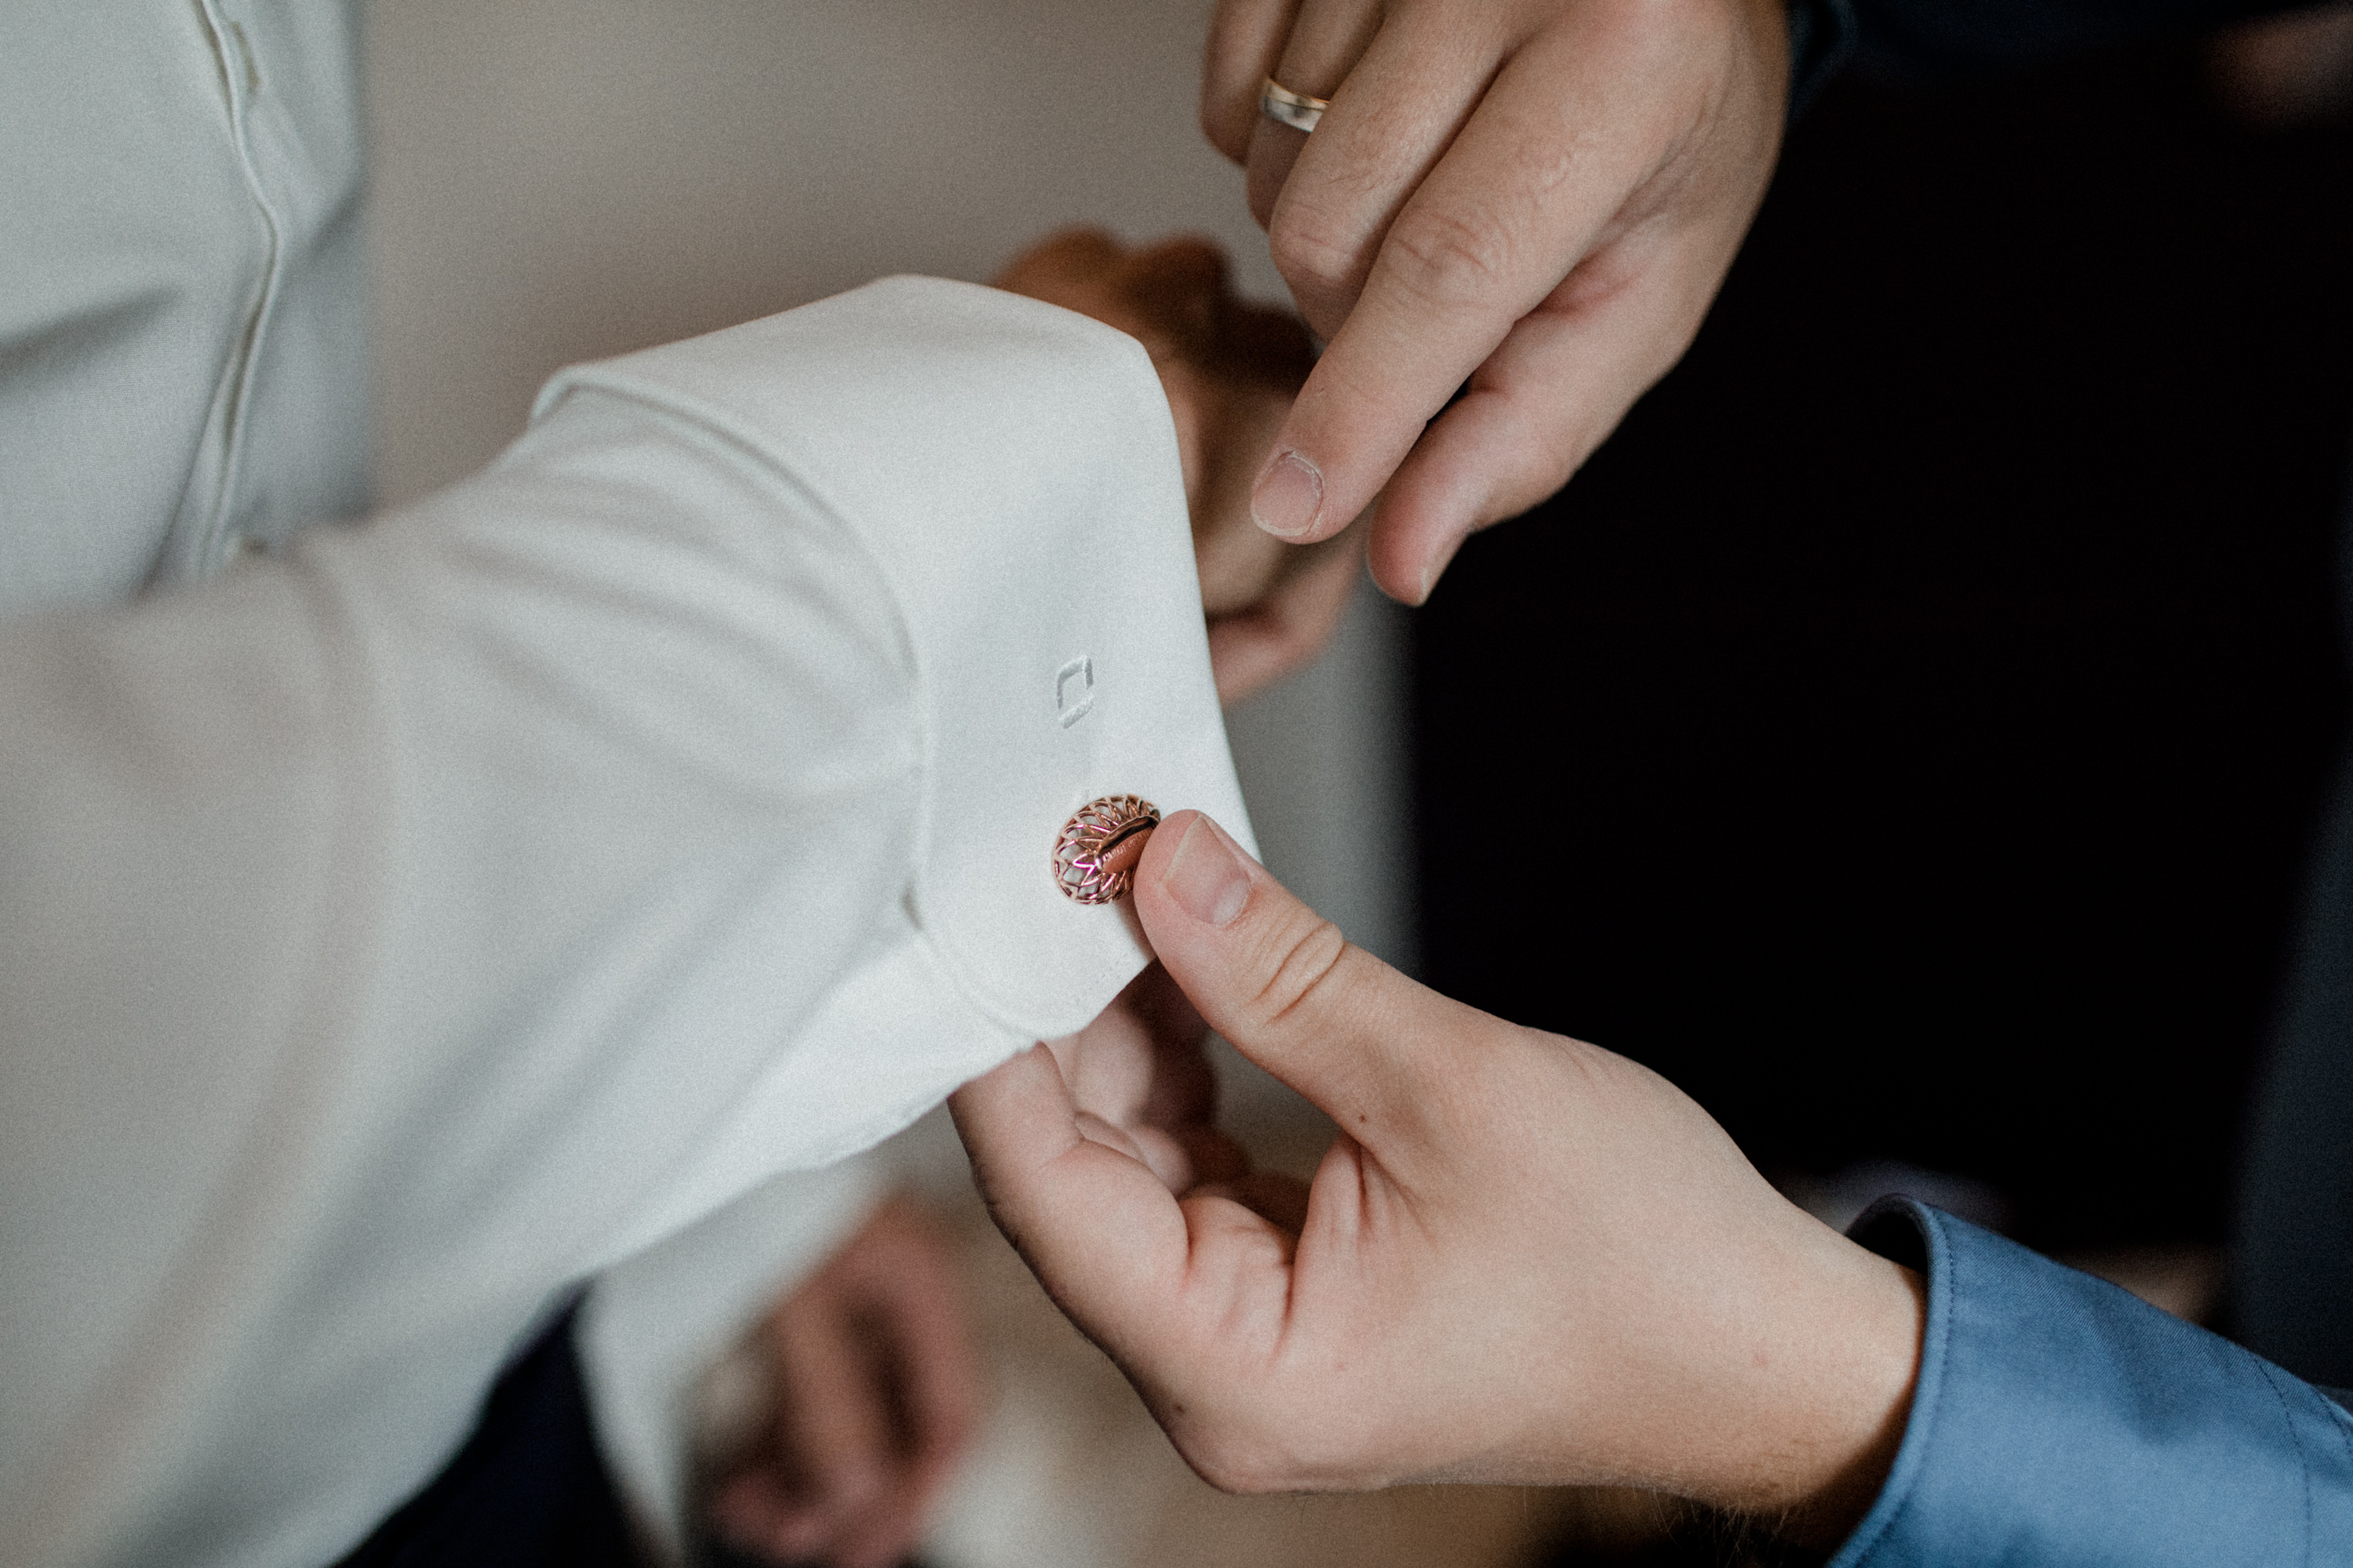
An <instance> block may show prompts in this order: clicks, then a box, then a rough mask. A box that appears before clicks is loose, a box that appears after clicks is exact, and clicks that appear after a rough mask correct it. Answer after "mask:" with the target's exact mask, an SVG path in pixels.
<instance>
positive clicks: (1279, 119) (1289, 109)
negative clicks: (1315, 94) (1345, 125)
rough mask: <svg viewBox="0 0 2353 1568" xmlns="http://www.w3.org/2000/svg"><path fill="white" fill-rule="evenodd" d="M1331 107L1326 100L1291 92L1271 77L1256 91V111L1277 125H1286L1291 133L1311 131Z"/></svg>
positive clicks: (1329, 102) (1329, 101) (1330, 101)
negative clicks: (1290, 129)
mask: <svg viewBox="0 0 2353 1568" xmlns="http://www.w3.org/2000/svg"><path fill="white" fill-rule="evenodd" d="M1331 107H1332V100H1330V99H1328V98H1310V97H1309V96H1308V95H1307V94H1305V93H1303V92H1293V91H1292V90H1291V89H1289V88H1287V87H1285V86H1283V85H1282V83H1281V82H1279V81H1277V80H1275V79H1273V78H1272V77H1269V78H1267V79H1266V85H1265V86H1263V87H1261V88H1260V89H1258V111H1259V112H1260V113H1261V114H1263V115H1265V116H1266V117H1267V118H1268V119H1269V120H1271V121H1274V122H1275V123H1276V124H1278V125H1288V126H1290V127H1291V128H1292V129H1293V131H1313V130H1314V129H1315V126H1316V123H1317V122H1318V121H1321V120H1322V119H1323V118H1324V110H1327V109H1329V108H1331Z"/></svg>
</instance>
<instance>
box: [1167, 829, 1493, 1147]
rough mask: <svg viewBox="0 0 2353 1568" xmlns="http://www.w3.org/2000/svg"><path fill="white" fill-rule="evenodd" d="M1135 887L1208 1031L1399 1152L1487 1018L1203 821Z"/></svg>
mask: <svg viewBox="0 0 2353 1568" xmlns="http://www.w3.org/2000/svg"><path fill="white" fill-rule="evenodd" d="M1134 886H1135V893H1134V898H1135V910H1136V913H1137V914H1138V915H1139V916H1140V917H1141V918H1142V919H1143V921H1144V929H1145V934H1146V935H1148V936H1149V937H1150V938H1151V939H1152V945H1153V949H1154V951H1155V952H1156V953H1158V954H1159V957H1160V962H1161V963H1162V964H1164V965H1165V966H1166V969H1167V971H1168V973H1169V975H1170V976H1171V977H1172V978H1173V979H1174V980H1175V981H1176V984H1177V985H1178V986H1179V987H1181V988H1182V989H1183V991H1184V993H1185V994H1186V995H1187V996H1188V997H1189V998H1191V999H1192V1003H1193V1005H1194V1006H1195V1007H1197V1008H1198V1009H1199V1010H1200V1014H1201V1016H1202V1017H1203V1018H1204V1019H1206V1020H1207V1021H1208V1025H1209V1026H1210V1027H1211V1028H1213V1029H1215V1030H1217V1031H1218V1032H1219V1034H1221V1035H1223V1036H1225V1037H1226V1038H1227V1039H1229V1040H1230V1041H1232V1042H1233V1044H1234V1047H1235V1048H1236V1049H1238V1050H1240V1052H1241V1053H1242V1055H1244V1056H1246V1057H1248V1058H1250V1060H1252V1061H1254V1062H1256V1063H1258V1065H1259V1066H1261V1067H1262V1068H1266V1070H1267V1071H1269V1072H1271V1073H1272V1074H1273V1075H1274V1076H1275V1077H1277V1078H1279V1079H1282V1081H1283V1082H1285V1083H1287V1084H1289V1085H1290V1086H1291V1087H1292V1088H1293V1089H1297V1090H1298V1091H1299V1092H1300V1093H1302V1094H1303V1095H1305V1096H1306V1097H1307V1098H1308V1099H1309V1100H1313V1101H1314V1102H1315V1104H1316V1105H1318V1106H1319V1107H1321V1108H1322V1109H1323V1110H1324V1113H1325V1114H1327V1115H1329V1116H1330V1117H1331V1118H1332V1119H1333V1121H1336V1122H1338V1123H1339V1124H1340V1126H1341V1128H1342V1129H1343V1130H1345V1131H1346V1132H1347V1133H1348V1134H1349V1136H1351V1137H1353V1138H1355V1139H1356V1141H1357V1142H1360V1143H1365V1144H1366V1145H1368V1146H1370V1147H1371V1148H1372V1149H1373V1150H1374V1152H1376V1153H1382V1152H1391V1151H1397V1152H1402V1151H1401V1150H1400V1149H1398V1142H1399V1141H1398V1138H1397V1137H1396V1135H1397V1134H1398V1133H1406V1132H1413V1131H1420V1130H1421V1129H1422V1128H1423V1127H1424V1125H1425V1123H1426V1121H1427V1120H1428V1111H1429V1110H1430V1108H1431V1107H1432V1106H1433V1105H1434V1104H1436V1103H1438V1101H1439V1100H1440V1098H1441V1097H1440V1096H1437V1095H1434V1094H1433V1092H1432V1091H1433V1090H1437V1089H1442V1088H1443V1085H1444V1082H1445V1080H1446V1079H1447V1078H1448V1076H1449V1068H1450V1066H1451V1063H1452V1061H1453V1060H1454V1058H1456V1057H1457V1056H1458V1055H1459V1054H1460V1053H1461V1051H1462V1049H1463V1048H1464V1047H1465V1046H1466V1044H1467V1043H1468V1041H1469V1040H1471V1039H1472V1038H1474V1037H1476V1034H1477V1030H1476V1027H1475V1024H1476V1021H1477V1020H1478V1019H1479V1018H1480V1017H1481V1015H1480V1014H1478V1013H1476V1012H1474V1011H1472V1009H1471V1008H1468V1007H1465V1006H1463V1005H1461V1004H1460V1003H1457V1002H1450V1001H1448V1000H1447V999H1446V998H1445V997H1443V996H1440V995H1439V994H1437V993H1436V992H1434V991H1431V990H1430V989H1428V988H1427V987H1424V986H1422V985H1419V984H1415V983H1414V982H1413V981H1411V980H1409V979H1407V978H1406V977H1405V976H1404V975H1402V974H1399V973H1398V972H1397V971H1396V970H1394V969H1391V968H1390V967H1389V966H1388V964H1386V963H1382V962H1381V961H1380V960H1379V959H1377V958H1375V957H1374V956H1373V955H1372V954H1371V953H1368V952H1366V951H1365V950H1364V949H1362V948H1360V947H1356V946H1354V945H1353V944H1351V943H1350V942H1347V941H1346V940H1345V938H1343V937H1342V936H1341V934H1340V928H1339V927H1337V926H1335V925H1334V924H1333V923H1332V922H1331V921H1327V920H1325V919H1324V918H1323V917H1322V916H1321V915H1318V914H1317V913H1316V912H1315V911H1314V910H1311V909H1309V908H1308V907H1307V906H1306V905H1305V904H1304V903H1302V902H1301V901H1300V900H1298V899H1297V898H1296V897H1294V896H1293V894H1292V893H1291V891H1290V890H1289V889H1286V888H1284V887H1283V886H1282V883H1280V882H1278V881H1276V880H1275V879H1273V878H1272V877H1271V876H1270V875H1268V874H1267V870H1266V868H1265V867H1263V866H1261V865H1260V864H1259V863H1258V862H1257V861H1255V860H1253V859H1251V858H1250V857H1249V856H1248V855H1246V854H1244V853H1243V852H1242V849H1241V847H1240V845H1238V844H1236V843H1235V842H1234V841H1233V839H1232V838H1231V837H1229V836H1228V835H1227V833H1226V831H1225V830H1224V829H1223V828H1221V827H1219V826H1218V825H1217V824H1216V823H1215V822H1213V821H1211V820H1210V819H1209V818H1208V817H1207V816H1202V815H1201V814H1200V813H1199V812H1197V811H1180V812H1178V813H1176V815H1175V816H1171V817H1169V818H1168V820H1167V821H1166V823H1164V824H1163V825H1162V826H1160V828H1159V829H1158V830H1157V831H1156V832H1155V833H1154V834H1153V836H1152V842H1151V845H1150V847H1147V848H1146V849H1145V855H1144V859H1143V862H1142V863H1141V864H1140V865H1139V866H1138V867H1137V868H1136V877H1135V884H1134ZM1405 1142H1411V1140H1410V1139H1408V1140H1406V1141H1405Z"/></svg>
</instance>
